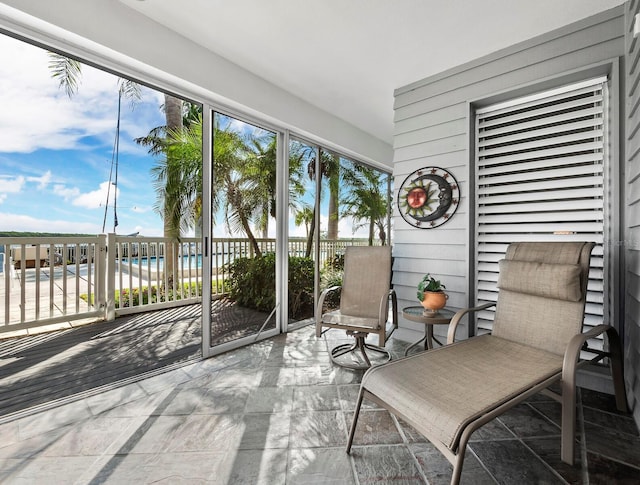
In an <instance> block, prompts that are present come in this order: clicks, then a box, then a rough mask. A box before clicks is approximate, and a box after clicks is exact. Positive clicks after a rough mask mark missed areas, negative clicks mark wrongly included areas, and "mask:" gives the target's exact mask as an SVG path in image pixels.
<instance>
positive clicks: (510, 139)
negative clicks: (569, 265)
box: [476, 78, 607, 346]
mask: <svg viewBox="0 0 640 485" xmlns="http://www.w3.org/2000/svg"><path fill="white" fill-rule="evenodd" d="M606 99H607V89H606V78H598V79H593V80H589V81H585V82H581V83H578V84H574V85H571V86H565V87H563V88H559V89H554V90H552V91H547V92H545V93H538V94H536V95H533V96H527V97H525V98H519V99H515V100H511V101H508V102H506V103H501V104H497V105H493V106H489V107H486V108H482V109H479V110H477V111H476V181H477V183H476V244H477V251H476V255H477V256H476V257H477V260H476V297H477V300H478V302H479V303H483V302H490V301H496V299H497V293H498V290H497V287H496V283H497V280H498V261H500V260H501V259H503V258H504V255H505V252H506V249H507V246H508V245H509V243H511V242H515V241H593V242H595V243H596V247H595V248H594V251H593V254H592V258H591V270H590V273H589V286H588V295H587V306H586V315H585V326H589V327H591V326H595V325H598V324H601V323H602V322H603V316H604V300H605V298H604V294H605V284H604V274H605V270H606V268H604V262H605V259H604V254H603V242H604V227H605V213H604V210H605V203H604V193H605V191H604V186H605V180H604V178H605V157H606V136H605V134H606V132H607V123H606V116H607V112H606ZM492 324H493V311H491V310H489V311H484V312H481V313H480V314H479V315H478V316H477V331H478V333H486V332H487V331H490V330H491V328H492ZM596 346H598V344H597V343H596Z"/></svg>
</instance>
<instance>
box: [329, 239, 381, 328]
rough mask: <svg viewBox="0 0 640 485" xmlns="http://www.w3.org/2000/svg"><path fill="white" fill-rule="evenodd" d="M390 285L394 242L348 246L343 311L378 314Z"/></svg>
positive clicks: (357, 313) (342, 297)
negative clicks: (392, 245) (390, 243)
mask: <svg viewBox="0 0 640 485" xmlns="http://www.w3.org/2000/svg"><path fill="white" fill-rule="evenodd" d="M390 288H391V246H349V247H347V249H346V250H345V253H344V275H343V277H342V292H341V294H340V313H341V314H343V315H350V316H354V317H371V318H375V319H377V318H378V315H379V312H380V302H381V301H382V298H383V297H384V296H385V295H388V294H389V289H390Z"/></svg>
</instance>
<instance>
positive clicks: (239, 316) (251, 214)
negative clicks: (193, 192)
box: [203, 112, 279, 354]
mask: <svg viewBox="0 0 640 485" xmlns="http://www.w3.org/2000/svg"><path fill="white" fill-rule="evenodd" d="M208 125H209V126H208V128H207V130H208V133H209V134H210V136H211V147H210V149H209V151H207V154H208V155H209V156H208V157H206V158H209V161H208V166H209V173H208V176H207V177H208V180H207V181H205V185H208V192H209V193H208V200H209V201H210V203H209V206H208V207H207V209H208V210H209V215H208V218H209V219H208V220H209V224H207V225H205V227H206V226H209V227H208V228H206V229H205V234H207V236H206V239H205V245H206V248H207V250H206V252H207V255H206V258H205V260H206V265H207V272H206V273H208V274H207V275H206V276H208V277H209V278H205V282H206V281H207V279H210V281H211V292H210V298H208V300H209V301H208V302H205V310H204V311H203V314H204V315H205V327H206V330H207V331H205V332H203V334H204V335H205V339H206V340H207V341H206V342H205V346H207V347H208V352H205V353H206V354H211V353H216V352H218V351H225V350H227V349H230V348H233V347H236V346H238V345H242V344H245V343H250V342H254V341H256V340H257V339H259V338H260V337H267V336H270V335H274V334H275V333H277V331H278V330H279V329H278V328H277V325H276V321H277V320H276V308H277V305H278V302H279V298H278V292H277V287H276V270H277V264H276V263H277V258H276V254H277V239H276V208H277V196H276V194H277V192H276V191H277V187H276V185H277V184H276V181H277V178H276V172H277V165H278V163H277V158H278V157H277V153H278V136H277V134H276V133H275V132H273V131H271V130H268V129H265V128H262V127H260V126H257V125H256V124H252V123H249V122H247V121H243V120H240V119H238V118H235V117H233V116H230V115H227V114H223V113H219V112H212V114H211V116H210V118H209V123H208ZM205 150H207V148H206V147H205ZM205 163H207V162H206V161H205ZM206 197H207V196H205V198H204V200H207V198H206ZM203 293H205V292H203ZM205 300H206V298H205ZM207 320H208V321H207Z"/></svg>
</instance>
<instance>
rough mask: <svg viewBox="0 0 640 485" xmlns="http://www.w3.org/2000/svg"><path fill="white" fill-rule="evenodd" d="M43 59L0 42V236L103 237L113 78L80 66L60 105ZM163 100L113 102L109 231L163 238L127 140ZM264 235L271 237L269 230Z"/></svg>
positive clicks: (140, 150) (153, 122)
mask: <svg viewBox="0 0 640 485" xmlns="http://www.w3.org/2000/svg"><path fill="white" fill-rule="evenodd" d="M49 62H50V59H49V56H48V53H47V52H46V51H45V50H43V49H41V48H39V47H35V46H32V45H30V44H27V43H25V42H22V41H18V40H16V39H13V38H11V37H8V36H5V35H0V231H30V232H31V231H32V232H56V233H84V234H100V233H109V232H113V230H114V215H113V202H114V195H115V194H114V192H115V185H113V184H110V183H109V180H110V176H111V180H114V174H115V165H116V164H115V163H114V149H113V148H114V142H115V136H116V125H117V104H118V78H117V76H114V75H112V74H109V73H106V72H103V71H100V70H98V69H95V68H92V67H90V66H87V65H83V67H82V74H81V82H80V84H79V87H78V91H77V93H76V94H75V95H73V96H72V97H71V98H69V97H68V96H67V94H66V93H65V91H64V90H63V89H61V88H60V87H59V85H58V84H59V83H58V80H56V79H55V78H53V76H52V73H51V70H50V68H49ZM163 103H164V95H163V94H162V93H160V92H158V91H154V90H152V89H149V88H146V87H142V99H141V100H139V101H137V102H136V103H135V106H133V107H132V106H131V105H130V103H129V102H128V101H126V100H123V103H122V108H121V121H120V138H119V140H120V143H119V151H118V157H117V158H118V163H117V168H118V170H117V174H118V185H117V218H118V226H117V228H116V232H117V233H118V234H133V233H139V234H140V235H141V236H162V234H163V228H162V219H161V218H160V216H159V215H158V214H157V213H156V212H155V211H154V210H153V206H154V203H155V201H156V194H155V191H154V187H153V183H152V176H151V169H152V168H153V166H154V165H155V164H156V163H157V159H156V158H154V157H153V156H151V155H149V154H148V153H147V150H146V149H145V148H144V147H141V146H139V145H137V144H136V143H135V142H134V141H133V140H134V138H137V137H141V136H145V135H147V134H148V133H149V131H150V130H151V129H152V128H154V127H157V126H163V125H164V124H165V118H164V113H163V111H162V104H163ZM108 193H109V194H108ZM108 195H109V198H107V197H108ZM324 203H325V204H326V201H325V202H324ZM105 207H106V219H105ZM321 212H324V211H321ZM216 219H217V221H218V222H217V224H216V227H215V228H214V237H226V236H229V234H228V233H227V231H226V228H225V226H224V224H222V223H221V217H220V216H219V217H217V218H216ZM290 219H291V223H290V226H289V233H290V236H292V237H294V236H305V228H304V226H301V227H295V226H294V224H293V217H291V218H290ZM103 223H104V225H105V227H104V231H103ZM321 227H326V217H324V218H322V217H321ZM339 227H340V228H339V234H340V236H341V237H367V231H366V229H361V230H359V231H357V232H356V233H354V232H353V230H352V221H350V220H341V221H340V224H339ZM269 233H270V234H269V235H270V236H271V237H273V236H274V235H275V224H270V227H269ZM187 235H193V232H192V233H191V234H187ZM236 237H237V236H236Z"/></svg>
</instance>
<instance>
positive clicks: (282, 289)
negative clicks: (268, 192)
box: [202, 103, 289, 358]
mask: <svg viewBox="0 0 640 485" xmlns="http://www.w3.org/2000/svg"><path fill="white" fill-rule="evenodd" d="M215 113H220V114H223V115H225V116H230V117H233V118H234V119H237V120H239V121H243V122H246V123H248V124H251V125H254V126H256V127H259V128H262V129H265V130H268V131H271V132H273V133H274V134H275V136H276V140H277V145H276V197H277V199H276V200H277V201H278V202H279V203H277V204H276V281H275V291H276V307H275V323H276V325H275V328H273V329H269V330H264V331H262V332H258V333H257V334H254V335H249V336H247V337H241V338H238V339H236V340H233V341H231V342H225V343H223V344H220V345H216V346H211V324H212V319H211V303H212V298H211V291H203V292H202V356H203V358H207V357H212V356H214V355H218V354H221V353H224V352H227V351H229V350H233V349H236V348H239V347H243V346H245V345H248V344H252V343H254V342H257V341H260V340H264V339H267V338H270V337H274V336H275V335H278V334H279V333H281V332H285V331H286V318H287V312H286V309H287V304H288V302H287V278H286V277H283V275H287V274H288V258H287V257H286V256H287V255H288V251H287V238H288V227H287V223H288V220H287V218H288V206H289V195H288V180H289V177H288V171H289V164H288V160H289V157H288V153H289V152H288V145H289V142H288V140H289V133H288V131H286V130H281V129H278V128H277V127H274V126H270V125H269V124H268V123H265V122H263V121H262V120H257V119H252V118H251V117H248V116H245V115H243V114H241V113H235V112H234V111H233V110H229V109H221V108H219V107H217V106H213V105H211V104H207V103H203V107H202V178H203V180H202V200H203V201H204V203H203V207H202V226H203V227H202V247H203V248H204V254H203V258H202V261H203V263H202V266H203V271H202V287H203V288H210V287H211V284H212V281H213V279H212V278H213V275H212V271H211V260H212V255H211V239H212V234H213V221H212V215H213V214H212V213H211V197H212V194H213V192H212V191H213V189H214V187H213V144H214V141H215V140H214V130H213V128H214V115H215ZM285 221H287V223H285Z"/></svg>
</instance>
